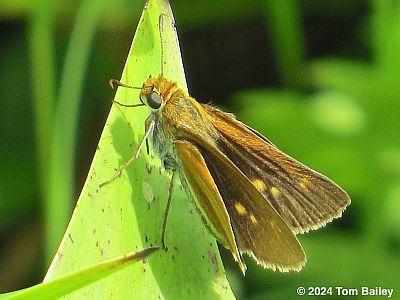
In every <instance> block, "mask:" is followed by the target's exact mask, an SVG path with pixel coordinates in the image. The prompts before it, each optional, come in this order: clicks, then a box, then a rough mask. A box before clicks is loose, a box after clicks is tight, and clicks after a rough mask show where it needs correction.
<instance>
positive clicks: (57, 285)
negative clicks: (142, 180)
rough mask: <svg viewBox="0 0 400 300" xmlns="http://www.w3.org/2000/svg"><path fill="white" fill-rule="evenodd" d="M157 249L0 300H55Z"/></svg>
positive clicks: (109, 262) (91, 268)
mask: <svg viewBox="0 0 400 300" xmlns="http://www.w3.org/2000/svg"><path fill="white" fill-rule="evenodd" d="M158 249H159V247H151V248H146V249H143V250H140V251H137V252H134V253H131V254H128V255H126V256H122V257H119V258H116V259H111V260H108V261H105V262H102V263H99V264H97V265H95V266H92V267H89V268H86V269H83V270H80V271H77V272H73V273H71V274H68V275H66V276H63V277H61V278H58V279H55V280H53V281H49V282H46V283H41V284H37V285H35V286H33V287H30V288H27V289H23V290H20V291H16V292H11V293H7V294H3V295H0V299H1V300H6V299H10V300H11V299H12V300H18V299H20V300H23V299H41V300H46V299H55V298H57V297H61V296H64V295H66V294H68V293H71V292H73V291H76V290H77V289H80V288H82V287H84V286H86V285H89V284H91V283H93V282H95V281H97V280H99V279H101V278H104V277H106V276H108V275H110V274H112V273H115V272H117V271H119V270H120V269H122V268H124V267H126V266H129V265H130V264H132V263H134V262H137V261H138V260H141V259H144V258H146V257H147V256H148V255H150V254H151V253H153V252H154V251H156V250H158Z"/></svg>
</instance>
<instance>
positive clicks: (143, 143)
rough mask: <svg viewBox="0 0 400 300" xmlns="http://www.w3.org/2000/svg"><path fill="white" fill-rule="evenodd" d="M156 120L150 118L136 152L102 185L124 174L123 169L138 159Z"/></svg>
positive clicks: (101, 184)
mask: <svg viewBox="0 0 400 300" xmlns="http://www.w3.org/2000/svg"><path fill="white" fill-rule="evenodd" d="M154 125H155V122H154V120H150V122H149V123H148V125H147V128H146V132H145V134H144V136H143V137H142V139H141V141H140V144H139V147H138V148H137V149H136V151H135V154H134V155H133V156H132V157H131V158H130V159H129V160H128V161H127V162H126V163H125V164H123V165H122V166H121V167H120V168H119V169H118V171H117V172H116V173H115V174H114V176H113V177H111V178H110V179H108V180H106V181H104V182H102V183H100V187H103V186H105V185H106V184H109V183H110V182H113V181H114V180H115V179H116V178H118V177H120V176H121V174H122V171H124V170H125V169H126V168H127V167H128V166H129V165H130V164H131V163H132V162H133V161H134V160H135V159H137V158H138V157H139V155H140V150H142V148H143V146H144V145H145V143H146V141H147V138H148V137H149V135H150V134H151V133H152V132H153V129H154Z"/></svg>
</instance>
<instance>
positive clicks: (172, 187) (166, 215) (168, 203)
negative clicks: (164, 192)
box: [161, 170, 176, 249]
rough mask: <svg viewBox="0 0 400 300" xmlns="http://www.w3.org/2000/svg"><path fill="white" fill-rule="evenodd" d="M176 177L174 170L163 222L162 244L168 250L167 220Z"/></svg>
mask: <svg viewBox="0 0 400 300" xmlns="http://www.w3.org/2000/svg"><path fill="white" fill-rule="evenodd" d="M175 175H176V171H175V170H173V171H172V177H171V181H170V183H169V189H168V200H167V206H166V208H165V213H164V221H163V227H162V234H161V243H162V248H163V249H165V248H166V247H165V231H166V228H167V218H168V213H169V208H170V207H171V199H172V193H173V191H174V181H175Z"/></svg>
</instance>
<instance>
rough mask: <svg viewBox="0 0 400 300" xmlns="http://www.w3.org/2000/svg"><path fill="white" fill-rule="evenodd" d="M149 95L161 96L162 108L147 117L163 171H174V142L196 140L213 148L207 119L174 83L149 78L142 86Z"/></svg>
mask: <svg viewBox="0 0 400 300" xmlns="http://www.w3.org/2000/svg"><path fill="white" fill-rule="evenodd" d="M152 91H153V92H154V91H155V92H157V94H159V95H160V96H161V99H162V104H161V106H160V108H159V109H157V110H153V111H152V112H151V115H150V117H149V118H150V119H152V120H154V124H155V126H154V130H153V133H152V135H151V141H152V144H153V147H154V150H155V151H156V152H157V154H158V155H159V157H160V158H161V160H162V161H163V163H164V166H165V167H166V168H169V169H176V168H177V166H178V165H177V163H176V153H175V146H174V143H175V141H177V140H180V139H185V140H192V142H194V143H196V137H198V138H199V140H200V139H201V140H202V141H203V142H204V140H206V141H207V142H208V143H210V144H212V145H216V140H217V137H218V133H217V131H216V129H215V127H214V126H213V125H212V120H211V117H210V115H209V114H207V112H206V111H205V110H204V108H203V107H202V106H201V105H200V104H199V103H198V102H197V101H196V100H195V99H194V98H192V97H190V96H189V95H188V94H187V93H186V92H184V91H183V90H181V89H180V88H178V86H177V84H176V82H174V81H170V80H168V79H166V78H165V77H163V76H159V77H158V78H155V79H154V78H152V77H149V78H148V79H147V80H146V82H145V83H144V84H143V88H142V93H146V92H147V93H150V92H152ZM197 142H198V141H197Z"/></svg>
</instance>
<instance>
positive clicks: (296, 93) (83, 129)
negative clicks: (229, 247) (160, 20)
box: [0, 0, 400, 300]
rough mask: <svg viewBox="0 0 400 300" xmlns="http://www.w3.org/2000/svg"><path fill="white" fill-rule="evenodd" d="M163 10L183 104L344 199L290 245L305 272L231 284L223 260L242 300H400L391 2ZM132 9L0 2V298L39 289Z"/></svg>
mask: <svg viewBox="0 0 400 300" xmlns="http://www.w3.org/2000/svg"><path fill="white" fill-rule="evenodd" d="M53 2H54V3H53ZM171 5H172V9H173V11H174V14H175V19H176V25H177V28H178V34H179V37H180V42H181V48H182V53H183V61H184V64H185V70H186V75H187V80H188V84H189V90H190V92H191V95H192V96H194V97H195V98H196V99H197V100H199V101H200V102H209V101H212V102H213V103H214V104H216V105H218V106H220V107H222V108H223V109H224V110H226V111H230V112H234V113H235V114H236V115H237V116H238V118H239V119H241V120H242V121H244V122H246V123H247V124H248V125H250V126H252V127H253V128H255V129H257V130H258V131H260V132H262V133H263V134H264V135H266V136H267V137H268V138H269V139H271V140H272V141H273V142H274V143H275V144H276V145H278V146H279V147H280V148H281V149H282V150H284V151H285V152H287V153H288V154H290V155H291V156H294V157H295V158H297V159H298V160H300V161H302V162H303V163H305V164H307V165H308V166H311V167H313V168H315V169H317V170H318V171H320V172H322V173H324V174H326V175H327V176H329V177H330V178H332V179H333V180H335V181H336V182H337V183H338V184H339V185H341V186H342V187H343V188H344V189H345V190H346V191H347V192H348V193H349V194H350V196H351V197H352V204H351V206H350V207H349V208H348V209H347V210H346V212H345V213H344V215H343V218H342V219H340V220H337V221H335V222H333V223H332V224H329V225H328V226H327V227H326V228H323V229H320V230H318V231H315V232H311V233H308V234H305V235H302V236H300V237H299V238H300V241H301V242H302V244H303V246H304V248H305V251H306V253H307V256H308V260H309V261H308V263H307V265H306V267H305V268H304V270H303V271H301V272H300V273H289V274H281V273H277V272H272V271H270V270H263V269H262V268H260V267H257V266H256V265H255V264H254V263H253V261H252V260H251V259H248V260H247V264H248V265H249V270H248V272H247V275H246V277H242V276H241V274H240V272H239V268H238V267H237V265H235V264H234V263H233V261H232V258H231V255H230V253H227V252H226V251H225V250H223V249H221V251H222V255H223V258H224V261H225V266H226V269H227V273H228V277H229V279H230V282H231V284H232V287H233V289H234V291H235V294H236V295H237V297H238V298H239V299H253V300H256V299H293V298H295V297H296V288H297V287H299V286H303V287H306V288H307V287H311V286H312V287H315V286H320V287H321V286H325V287H329V286H333V287H335V286H343V287H348V288H360V287H361V286H369V287H371V288H374V287H377V286H380V287H383V288H394V289H395V292H394V293H395V295H394V297H393V298H394V299H400V255H399V254H400V217H399V216H400V201H399V199H400V121H399V119H400V104H399V99H400V1H396V0H375V1H359V0H357V1H355V0H347V1H345V0H341V1H337V0H336V1H333V0H330V1H315V0H302V1H289V0H281V1H278V0H271V1H261V0H260V1H252V2H248V1H242V0H240V1H210V0H201V1H189V0H185V1H183V0H182V1H173V2H172V3H171ZM143 6H144V1H137V0H136V1H127V0H117V1H113V2H110V1H105V0H98V1H93V0H92V1H90V0H82V1H58V2H55V1H47V0H37V1H27V0H26V1H24V0H18V1H3V0H2V1H0V18H1V19H0V24H1V25H0V31H1V43H0V66H1V72H0V95H1V100H2V106H1V109H0V145H1V146H0V166H1V167H0V172H1V173H0V292H5V291H10V290H15V289H19V288H22V287H26V286H28V285H31V284H33V283H37V282H40V281H41V280H42V278H43V275H44V272H45V271H46V269H47V267H48V265H49V261H50V259H51V258H52V256H53V255H54V253H55V249H56V247H57V244H58V243H59V241H60V240H61V237H62V234H63V232H64V230H65V227H66V224H67V222H68V220H69V217H70V214H71V211H72V208H73V207H74V203H75V201H76V199H77V196H78V195H79V191H80V189H81V187H82V186H83V183H84V180H85V177H86V174H87V171H88V169H89V166H90V163H91V159H92V156H93V154H94V152H95V149H96V145H97V141H98V139H99V137H100V133H101V130H102V127H103V126H104V122H105V120H106V117H107V114H108V111H109V108H110V100H111V99H112V97H113V95H114V91H112V90H110V89H109V87H108V84H107V80H108V79H109V78H118V77H119V76H120V74H121V72H122V69H123V66H124V62H125V59H126V56H127V54H128V51H129V47H130V43H131V40H132V37H133V34H134V31H135V28H136V25H137V22H138V20H139V17H140V14H141V11H142V9H143ZM55 199H57V202H55ZM334 294H336V293H335V292H334ZM302 298H307V297H305V296H304V297H302ZM312 298H313V299H323V298H325V297H322V296H321V297H312ZM359 298H361V297H359ZM330 299H342V297H339V296H331V297H330Z"/></svg>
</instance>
